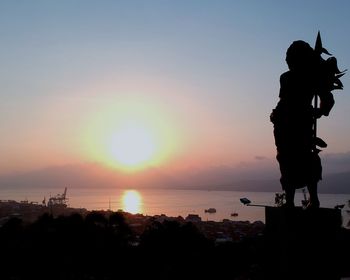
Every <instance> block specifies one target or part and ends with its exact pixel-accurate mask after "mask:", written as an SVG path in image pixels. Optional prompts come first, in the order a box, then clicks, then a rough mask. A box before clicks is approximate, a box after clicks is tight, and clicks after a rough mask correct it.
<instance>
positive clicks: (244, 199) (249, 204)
mask: <svg viewBox="0 0 350 280" xmlns="http://www.w3.org/2000/svg"><path fill="white" fill-rule="evenodd" d="M239 200H240V201H241V202H242V203H243V204H244V205H246V206H255V207H267V205H261V204H251V203H252V202H251V201H250V200H249V199H248V198H246V197H243V198H240V199H239Z"/></svg>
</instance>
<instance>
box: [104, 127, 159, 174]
mask: <svg viewBox="0 0 350 280" xmlns="http://www.w3.org/2000/svg"><path fill="white" fill-rule="evenodd" d="M110 150H111V155H112V157H113V158H115V160H116V161H117V162H118V163H119V164H121V165H123V166H125V167H133V166H137V165H140V164H143V163H145V162H147V161H149V160H150V159H152V157H153V156H154V155H155V152H156V140H155V137H154V135H152V130H151V129H150V128H147V127H146V125H145V124H142V123H137V122H125V123H124V124H122V125H121V126H120V127H119V128H117V130H116V132H115V133H114V134H113V135H112V137H111V143H110Z"/></svg>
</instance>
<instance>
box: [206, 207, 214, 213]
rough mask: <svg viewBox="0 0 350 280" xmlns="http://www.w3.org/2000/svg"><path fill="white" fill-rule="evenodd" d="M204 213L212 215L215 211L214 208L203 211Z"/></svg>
mask: <svg viewBox="0 0 350 280" xmlns="http://www.w3.org/2000/svg"><path fill="white" fill-rule="evenodd" d="M204 212H205V213H209V214H213V213H216V209H215V208H208V209H204Z"/></svg>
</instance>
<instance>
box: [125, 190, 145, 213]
mask: <svg viewBox="0 0 350 280" xmlns="http://www.w3.org/2000/svg"><path fill="white" fill-rule="evenodd" d="M121 204H122V207H123V211H125V212H129V213H131V214H137V213H142V196H141V194H140V193H139V192H138V191H135V190H126V191H124V192H123V195H122V197H121Z"/></svg>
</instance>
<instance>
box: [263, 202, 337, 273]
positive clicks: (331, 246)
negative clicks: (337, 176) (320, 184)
mask: <svg viewBox="0 0 350 280" xmlns="http://www.w3.org/2000/svg"><path fill="white" fill-rule="evenodd" d="M265 215H266V217H265V218H266V245H267V246H266V256H267V259H266V268H267V272H268V275H269V278H270V279H334V280H336V279H337V280H338V279H340V278H341V267H340V263H341V245H342V244H341V242H340V238H339V235H340V230H341V225H342V217H341V211H340V210H339V209H327V208H319V209H312V210H311V209H310V210H304V209H302V208H301V207H295V208H292V209H288V208H287V209H286V208H281V207H266V208H265Z"/></svg>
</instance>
